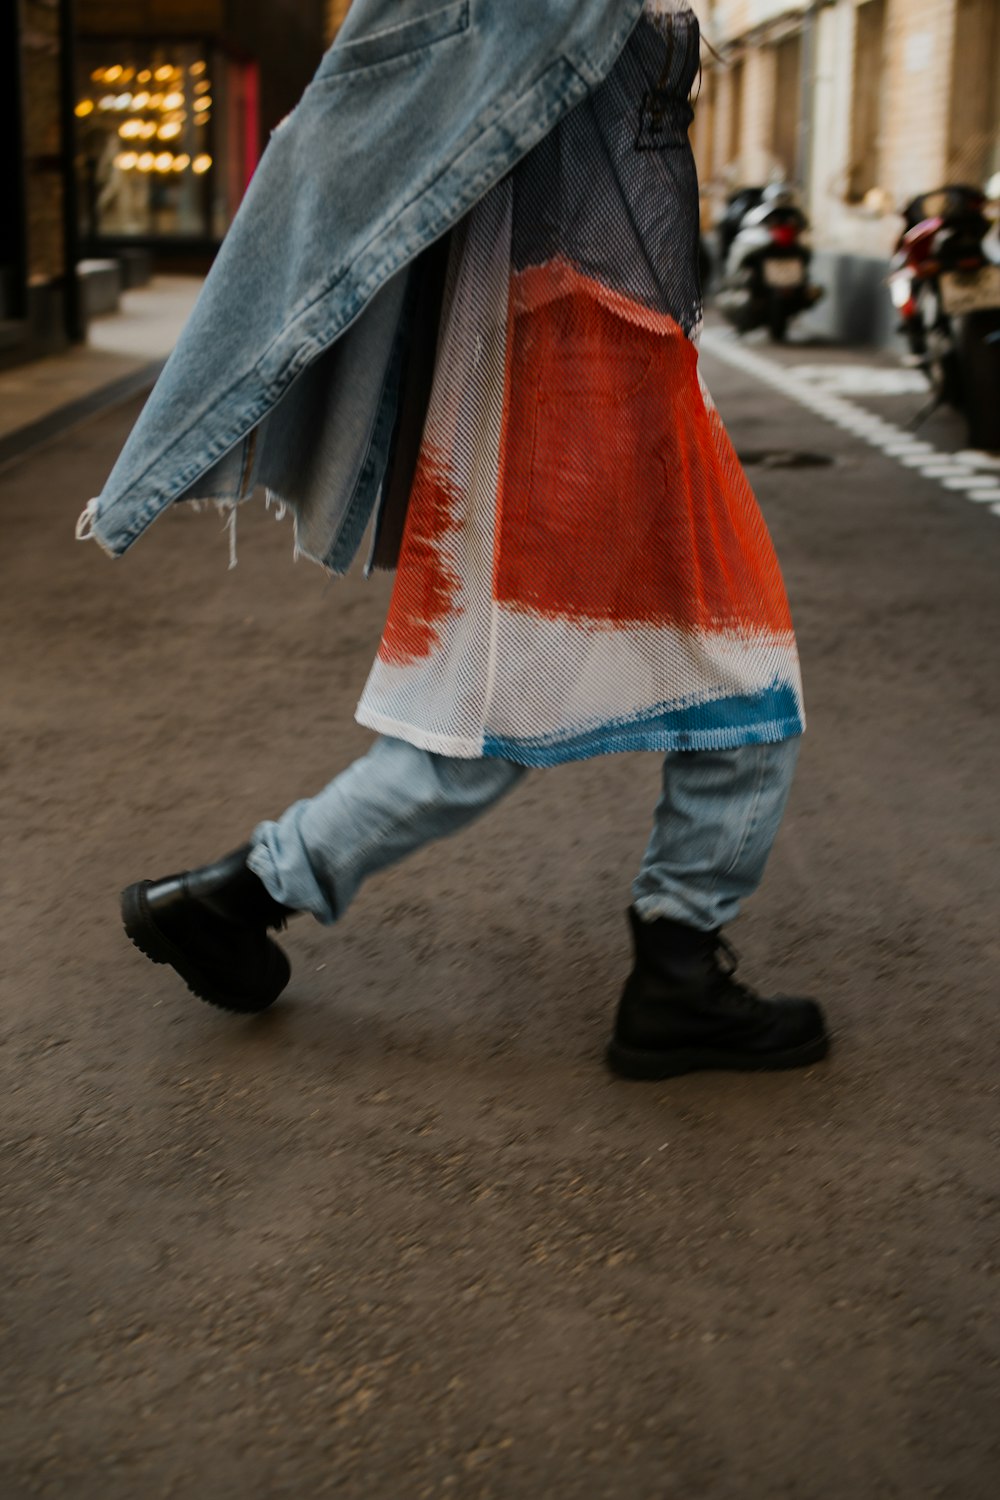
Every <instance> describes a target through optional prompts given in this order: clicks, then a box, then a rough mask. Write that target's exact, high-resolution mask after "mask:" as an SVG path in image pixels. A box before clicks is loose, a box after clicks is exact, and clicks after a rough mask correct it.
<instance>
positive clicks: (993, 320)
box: [889, 186, 1000, 448]
mask: <svg viewBox="0 0 1000 1500" xmlns="http://www.w3.org/2000/svg"><path fill="white" fill-rule="evenodd" d="M985 208H986V197H985V195H984V194H983V193H982V192H980V190H979V189H978V188H972V187H963V186H956V187H946V188H940V189H938V190H937V191H936V192H933V193H922V194H921V195H920V197H918V198H914V199H913V201H912V202H911V203H908V204H907V205H906V208H905V209H904V210H903V218H904V221H905V223H904V228H903V232H902V234H901V235H900V237H899V241H898V243H897V245H896V250H895V253H894V255H893V258H892V262H891V265H890V267H889V292H890V295H891V296H892V300H893V303H894V305H895V306H896V308H897V309H898V311H899V314H900V330H899V331H900V332H901V333H902V334H903V335H904V336H905V338H906V341H907V344H908V345H909V351H910V359H909V362H910V363H911V364H913V365H916V366H918V367H919V368H920V369H923V370H924V371H925V372H926V374H927V378H928V380H929V382H930V386H931V390H932V391H933V394H934V397H935V405H940V404H943V403H947V404H948V405H950V406H953V407H954V408H955V409H956V410H957V411H961V412H964V413H965V415H966V417H967V418H968V422H969V429H970V431H969V441H970V444H971V445H972V446H973V447H979V448H996V447H1000V265H998V264H997V263H996V262H995V261H994V260H993V259H992V258H991V256H990V254H989V252H988V250H987V247H986V244H985V241H986V237H987V235H988V233H989V230H990V221H989V219H988V218H987V217H986V214H985V212H984V210H985Z"/></svg>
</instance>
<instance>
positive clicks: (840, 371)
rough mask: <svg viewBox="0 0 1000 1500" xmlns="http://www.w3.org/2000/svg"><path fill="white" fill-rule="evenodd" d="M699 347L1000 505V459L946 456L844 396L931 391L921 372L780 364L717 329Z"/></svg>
mask: <svg viewBox="0 0 1000 1500" xmlns="http://www.w3.org/2000/svg"><path fill="white" fill-rule="evenodd" d="M699 342H700V344H701V347H702V348H703V349H706V350H707V351H708V352H709V354H713V355H714V356H715V357H716V358H717V359H721V360H724V361H725V363H726V364H728V365H732V366H733V368H734V369H737V370H743V371H744V372H745V373H746V374H748V375H753V376H755V377H756V378H757V379H758V380H763V381H765V382H766V383H767V384H768V385H770V386H773V387H774V389H775V390H778V391H780V392H781V393H782V395H784V396H787V397H788V398H789V400H791V401H797V402H798V404H799V405H800V406H805V407H807V408H808V410H810V411H813V412H815V413H816V415H817V416H819V417H824V418H825V419H826V420H827V421H828V422H832V423H833V425H834V426H835V427H841V428H843V429H844V431H845V432H851V433H854V435H855V436H856V437H859V438H861V439H862V440H863V441H865V442H867V443H869V444H870V445H871V446H872V447H873V448H877V449H878V451H879V452H880V453H882V454H884V455H885V456H886V458H894V459H895V460H896V462H897V463H899V464H901V465H902V466H903V467H904V468H906V469H913V470H915V471H916V472H917V473H918V474H919V475H920V476H921V478H923V479H933V480H936V481H937V482H938V484H940V485H941V486H942V488H943V489H946V490H949V491H952V492H955V493H962V494H964V495H965V498H966V499H967V500H972V501H973V502H974V503H975V504H977V505H980V504H984V503H986V502H994V501H1000V472H998V471H1000V457H997V456H994V455H992V454H989V453H977V452H976V451H975V450H974V449H969V448H966V449H963V451H962V452H961V453H946V452H945V451H944V450H943V449H940V448H935V446H934V444H933V443H928V442H926V441H925V440H924V439H922V438H920V439H918V438H915V437H914V436H913V435H912V433H909V432H907V431H906V429H905V428H903V427H897V426H896V425H895V424H894V423H893V422H888V421H886V420H885V418H884V417H879V416H876V415H875V414H874V413H873V412H869V411H865V409H864V408H863V407H861V406H856V405H855V404H854V402H853V401H847V400H845V398H844V394H843V393H847V394H851V395H867V396H890V395H891V396H896V395H904V394H906V395H908V394H910V393H911V392H921V391H926V389H927V384H926V381H925V380H924V378H923V376H922V375H919V374H918V373H917V372H916V371H912V370H898V371H896V370H883V369H879V368H877V367H873V368H869V367H868V366H867V365H791V366H786V365H779V364H776V363H775V361H774V360H773V359H767V358H766V357H765V356H764V355H763V354H758V353H757V352H756V350H754V349H748V348H746V346H745V345H743V344H741V343H740V342H739V340H738V338H737V336H736V335H735V334H729V333H723V332H722V331H721V330H720V329H716V328H706V329H703V330H702V333H701V338H700V340H699ZM977 471H978V472H977ZM990 513H991V515H995V516H997V517H1000V504H993V503H991V504H990Z"/></svg>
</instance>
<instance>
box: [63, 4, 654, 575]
mask: <svg viewBox="0 0 1000 1500" xmlns="http://www.w3.org/2000/svg"><path fill="white" fill-rule="evenodd" d="M642 7H643V0H450V3H445V0H354V4H353V5H352V7H351V9H350V11H349V12H348V16H347V19H346V21H345V22H344V25H343V27H342V29H341V31H340V33H339V35H338V37H337V40H336V42H335V43H334V45H333V46H332V47H331V48H330V50H329V51H328V52H327V53H326V55H325V57H324V58H323V60H322V62H321V64H320V66H319V69H318V71H317V73H316V76H315V78H314V79H313V81H312V83H311V84H310V85H309V87H308V88H307V89H306V92H305V94H304V95H303V97H302V99H301V101H300V103H299V104H298V106H297V107H296V109H295V110H294V111H293V113H292V114H291V115H290V116H289V117H288V119H287V120H285V121H284V122H283V123H282V124H281V125H280V126H279V127H278V129H277V130H276V131H275V132H274V134H273V136H272V138H271V141H270V143H269V145H268V148H267V150H266V152H265V153H264V156H263V158H262V160H261V163H260V166H259V168H258V170H257V173H256V175H255V177H254V180H253V182H252V183H251V185H250V188H249V190H248V192H247V195H246V198H245V200H244V202H243V204H242V206H241V208H240V211H239V213H238V214H237V216H236V219H235V220H234V222H233V225H232V227H231V229H230V231H229V234H228V235H227V236H226V239H225V241H224V243H223V245H222V248H221V250H220V252H219V255H218V257H217V259H216V261H215V264H214V266H213V267H212V270H211V272H210V274H209V276H208V278H207V280H206V282H205V286H204V289H203V291H202V294H201V296H200V298H199V300H198V303H197V305H196V307H195V309H194V311H193V313H192V315H191V317H190V319H189V321H188V323H187V326H186V327H185V329H184V331H183V333H182V335H181V338H180V340H179V342H178V344H177V346H176V348H175V350H174V352H173V354H172V355H171V357H170V359H169V360H168V362H167V364H166V367H165V368H164V370H163V373H162V375H161V376H160V379H159V381H158V382H157V385H156V387H155V389H154V390H153V392H152V394H151V396H150V398H149V401H148V402H147V404H146V406H145V408H144V410H143V412H142V414H141V416H140V418H139V420H138V422H137V423H136V426H135V427H134V429H133V431H132V433H131V435H130V436H129V438H128V441H127V442H126V444H125V447H124V448H123V450H122V453H121V455H120V457H119V459H118V461H117V463H116V464H115V467H114V469H113V471H112V473H111V475H110V477H109V479H108V481H107V484H106V485H105V488H104V490H103V491H102V493H101V494H100V495H99V496H98V497H97V498H96V499H94V500H92V501H91V502H90V503H89V505H88V506H87V508H86V510H85V512H84V515H83V516H82V517H81V523H80V528H79V531H78V534H79V535H81V536H84V537H86V536H93V537H94V538H95V539H96V540H97V541H98V542H100V544H101V545H102V546H103V547H104V548H105V550H106V551H108V552H109V553H111V554H112V555H113V556H117V555H119V554H121V553H123V552H125V551H126V549H127V548H128V547H130V546H131V545H132V543H133V542H134V541H135V540H136V539H137V538H138V537H139V536H140V535H141V533H142V532H143V531H144V530H145V528H146V527H147V526H148V525H149V524H150V523H151V522H152V521H153V520H155V518H156V517H157V516H158V515H159V514H160V512H161V511H162V510H163V509H164V508H165V507H166V506H168V505H170V504H171V503H173V502H175V501H179V500H195V499H209V500H214V501H217V502H219V503H220V504H222V505H225V506H232V505H235V504H236V503H237V502H239V501H240V500H242V499H244V498H246V497H247V496H248V495H249V494H250V493H251V492H252V491H253V490H254V489H255V488H256V487H258V486H263V487H265V488H266V489H267V490H268V492H269V494H270V495H271V496H273V497H274V498H275V499H276V500H278V501H279V502H283V503H285V504H287V505H288V506H289V507H290V508H291V510H292V511H293V513H294V516H295V524H296V547H297V550H299V551H300V552H302V553H303V554H305V555H306V556H308V557H310V558H312V559H314V560H315V561H317V562H319V563H321V564H322V565H324V566H325V567H327V568H329V569H331V570H332V571H334V572H342V571H344V570H345V569H346V568H347V567H348V566H349V564H350V562H351V560H352V559H353V557H354V555H355V554H356V552H357V549H358V545H359V543H360V540H361V537H362V535H363V533H364V531H365V528H366V526H367V524H368V522H369V521H370V520H371V517H372V513H373V510H374V508H375V506H376V503H377V500H378V497H379V494H380V493H381V491H382V488H383V480H384V477H385V473H386V466H387V463H388V460H389V454H390V449H391V446H392V441H393V434H394V431H395V428H396V425H397V422H396V417H397V406H398V401H399V388H400V372H401V368H402V364H403V359H404V347H405V339H406V332H407V329H408V327H409V326H411V324H412V321H413V318H412V313H413V301H414V295H415V293H414V288H413V285H412V283H413V282H414V280H415V276H414V273H413V267H414V264H415V262H416V261H417V257H419V256H421V253H422V252H423V251H424V250H426V249H427V248H428V247H429V246H431V245H432V244H433V243H434V241H436V240H439V239H440V237H441V236H443V235H444V234H445V233H446V232H447V231H448V230H449V229H450V228H451V227H453V226H454V225H455V224H456V223H457V222H458V220H459V219H461V218H462V217H463V216H464V215H465V214H466V213H467V212H468V211H469V209H470V208H471V207H472V206H473V205H474V204H475V203H476V202H477V201H478V200H479V199H480V198H482V197H483V195H484V194H485V193H486V192H487V191H488V190H489V189H490V188H491V187H492V186H493V185H494V184H495V183H496V182H498V181H499V180H500V178H501V177H503V176H504V175H505V174H506V173H507V172H508V171H509V170H510V169H511V168H512V167H513V166H514V164H515V163H516V162H517V161H518V160H519V159H520V158H521V157H522V156H524V155H525V154H526V153H527V152H528V151H529V150H530V149H531V148H532V147H533V146H535V145H536V144H537V143H538V142H539V141H540V140H541V139H542V138H543V137H544V136H545V135H547V134H548V132H549V131H550V130H551V129H552V128H553V126H554V125H555V124H556V123H557V122H558V121H559V120H560V119H561V118H562V117H563V116H564V115H565V114H566V113H568V111H569V110H571V109H572V108H573V107H574V106H575V105H576V104H578V103H579V102H580V101H581V100H582V99H583V97H584V96H585V95H586V94H587V93H588V91H589V90H591V89H592V88H594V87H595V86H596V85H597V84H598V83H599V82H600V81H601V80H602V79H603V78H604V77H605V76H606V74H607V73H608V72H609V71H610V69H611V68H612V66H613V65H614V63H615V61H616V59H617V57H618V56H619V54H620V52H621V51H622V49H623V47H624V46H625V43H626V41H627V40H628V37H629V35H630V34H631V32H632V30H633V28H634V26H635V25H636V22H637V21H638V19H639V16H640V14H641V12H642Z"/></svg>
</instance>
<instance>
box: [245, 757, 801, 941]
mask: <svg viewBox="0 0 1000 1500" xmlns="http://www.w3.org/2000/svg"><path fill="white" fill-rule="evenodd" d="M798 750H799V742H798V740H797V739H790V740H782V741H781V742H780V743H779V744H776V745H744V746H742V747H740V748H739V749H737V750H685V751H677V752H673V753H671V754H668V755H667V756H666V757H665V758H664V763H663V795H662V796H661V798H660V801H659V802H658V804H657V807H656V812H655V815H654V822H653V833H652V837H651V838H650V841H649V845H648V847H647V849H646V853H645V856H644V857H643V861H642V866H641V868H640V870H639V874H638V875H637V876H636V879H635V881H634V883H633V886H632V900H633V904H634V906H635V907H636V910H637V911H638V913H639V916H640V917H641V918H642V919H643V920H644V921H653V920H654V919H655V918H657V917H672V918H673V919H674V920H675V921H678V922H686V923H688V925H689V926H692V927H698V928H702V929H703V930H706V931H712V930H714V929H715V928H717V927H721V926H722V925H723V923H725V922H729V921H731V920H732V918H733V917H735V916H736V914H737V912H738V911H739V908H740V903H741V901H743V900H744V899H745V898H746V897H747V896H749V895H750V894H751V893H752V892H753V891H755V890H756V888H757V886H758V885H759V884H760V881H761V878H762V876H763V874H764V866H765V864H766V863H767V857H768V855H769V854H770V852H771V845H772V844H773V842H774V838H775V835H776V833H777V831H778V826H779V824H780V823H781V817H782V814H783V812H784V810H785V803H786V802H787V800H788V793H789V790H790V788H791V783H792V777H793V775H794V773H795V762H796V760H797V758H798ZM524 774H525V768H524V767H523V766H518V765H514V764H513V762H511V761H506V760H455V759H452V758H451V757H449V756H446V755H433V754H431V752H430V751H427V750H418V749H417V748H416V747H415V746H414V745H410V744H407V743H406V742H405V741H403V740H395V739H388V738H382V739H378V740H376V741H375V744H374V745H373V746H372V748H371V750H370V751H369V752H368V754H367V755H365V756H362V758H361V759H360V760H357V761H355V762H354V764H353V765H352V766H349V767H348V768H347V770H346V771H344V772H342V774H341V775H340V776H338V777H336V779H335V780H333V781H331V782H330V784H329V786H327V787H326V788H324V790H323V791H321V792H320V793H319V794H318V796H316V797H308V798H306V799H304V800H303V801H301V802H296V803H293V805H292V806H291V807H290V808H289V809H288V811H287V812H286V813H284V814H283V815H282V816H281V817H280V818H279V819H278V820H277V822H268V823H261V824H259V825H258V827H257V828H256V829H255V830H254V833H253V838H252V844H253V848H252V851H251V853H250V856H249V858H248V860H247V864H248V865H249V867H250V869H251V870H253V871H254V873H255V874H256V875H258V876H259V877H260V879H261V880H262V881H263V882H264V885H265V886H266V887H267V889H268V891H269V892H270V893H271V895H272V896H273V897H274V898H275V900H277V901H280V902H282V903H283V905H285V906H289V907H292V908H293V909H294V910H296V911H310V912H312V913H313V915H314V916H316V917H318V918H319V920H320V921H321V922H334V921H336V920H337V919H338V918H339V917H341V916H343V914H344V912H345V911H346V910H347V907H348V906H349V904H350V902H351V901H352V900H353V898H354V896H355V894H356V892H357V890H358V888H359V887H360V885H361V883H362V881H364V880H366V879H367V877H368V876H369V875H374V874H375V872H376V871H377V870H384V869H385V868H386V867H387V866H388V865H392V864H395V863H396V861H397V860H400V859H402V858H403V856H404V855H406V854H410V853H412V852H413V851H414V850H415V849H419V848H421V847H422V846H423V845H424V844H428V843H430V842H431V840H433V839H439V838H442V837H444V835H446V834H449V833H457V832H458V830H459V829H460V828H464V827H465V826H466V824H468V823H471V822H472V821H473V819H474V818H477V817H478V816H479V814H480V813H482V812H485V811H486V809H487V808H489V807H492V806H493V804H494V803H495V802H498V801H499V800H500V798H501V797H502V796H503V795H504V793H505V792H508V791H510V789H511V788H512V787H513V786H514V785H515V784H516V783H517V782H518V781H519V780H520V779H521V777H522V776H523V775H524ZM545 774H547V775H552V774H553V773H552V772H551V771H549V772H546V773H545Z"/></svg>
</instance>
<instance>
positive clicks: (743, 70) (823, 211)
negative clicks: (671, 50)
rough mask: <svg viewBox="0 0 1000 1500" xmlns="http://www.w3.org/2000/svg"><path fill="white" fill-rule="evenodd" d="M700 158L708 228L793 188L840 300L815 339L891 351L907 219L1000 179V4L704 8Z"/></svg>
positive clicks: (905, 1)
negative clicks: (906, 207)
mask: <svg viewBox="0 0 1000 1500" xmlns="http://www.w3.org/2000/svg"><path fill="white" fill-rule="evenodd" d="M702 9H703V10H704V11H705V12H706V32H707V34H708V35H709V36H710V37H711V39H712V41H713V44H714V46H715V48H716V49H717V51H718V52H719V54H720V59H719V60H717V59H714V58H713V59H711V60H710V61H709V65H708V66H707V67H706V71H705V78H704V81H703V89H702V99H701V101H700V102H699V108H698V111H697V119H696V125H695V137H694V138H695V149H696V153H697V155H698V161H699V170H700V173H701V178H702V185H703V195H704V197H703V202H704V205H705V213H706V217H708V218H709V219H711V217H712V216H713V215H714V214H716V213H717V212H718V210H719V207H720V205H721V204H722V203H723V202H724V201H725V197H726V195H727V193H728V192H730V191H733V190H734V189H735V188H736V187H738V186H740V185H743V184H747V183H752V182H764V181H767V180H770V179H775V178H781V177H784V178H789V179H791V180H794V181H795V182H797V183H798V185H799V187H800V188H801V189H802V192H803V195H804V198H805V204H806V207H807V210H808V212H809V216H810V218H811V220H812V223H813V238H814V242H815V244H816V246H817V270H818V273H819V279H820V280H822V281H824V283H825V284H826V285H827V286H828V288H829V292H830V295H829V296H828V298H827V300H826V302H825V303H824V304H821V305H820V308H819V309H817V312H816V313H815V314H814V315H813V320H814V325H815V326H817V327H822V328H823V329H824V331H826V332H829V333H831V334H834V335H836V336H838V337H843V338H847V339H849V340H851V341H852V342H853V341H865V340H866V339H873V340H875V341H879V342H881V341H883V340H884V339H885V338H887V337H888V336H889V335H890V332H891V324H892V317H891V311H890V308H889V305H888V298H887V297H886V296H885V290H884V285H883V283H884V277H885V264H886V260H887V258H888V256H889V255H890V254H891V251H892V247H893V245H894V243H895V240H896V236H897V234H898V232H899V226H900V219H899V210H900V209H901V207H902V206H903V204H905V203H906V202H908V201H909V200H910V199H911V198H913V197H915V196H916V195H917V194H918V193H920V192H926V191H928V190H930V189H931V188H934V187H938V186H940V185H942V184H943V183H944V182H947V181H951V182H971V183H973V184H977V185H979V186H983V185H984V184H985V183H986V182H987V180H988V179H990V178H991V177H992V176H993V175H994V174H995V173H997V172H1000V0H814V3H805V0H803V3H799V4H788V3H787V0H715V3H707V0H703V4H702Z"/></svg>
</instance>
